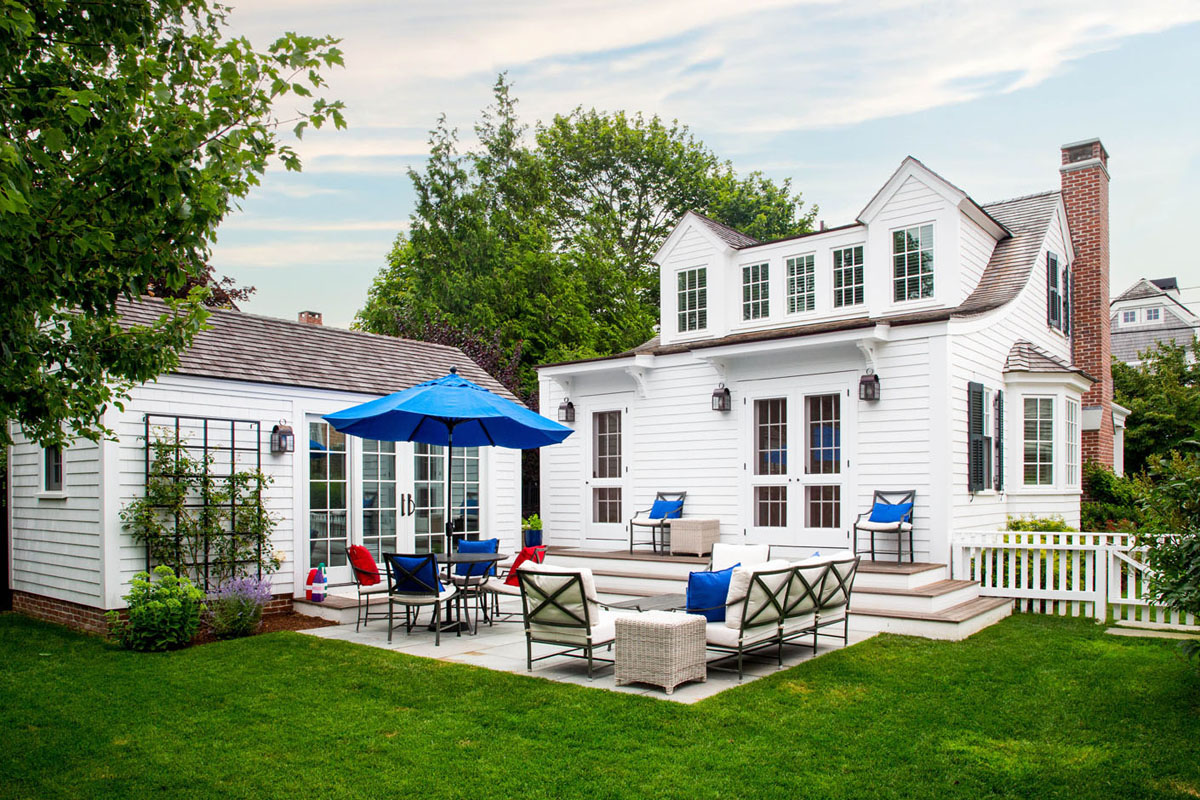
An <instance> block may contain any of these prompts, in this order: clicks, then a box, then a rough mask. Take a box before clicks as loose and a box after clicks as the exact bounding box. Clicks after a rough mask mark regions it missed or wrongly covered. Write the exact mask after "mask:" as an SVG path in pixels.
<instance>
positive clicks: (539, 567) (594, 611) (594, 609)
mask: <svg viewBox="0 0 1200 800" xmlns="http://www.w3.org/2000/svg"><path fill="white" fill-rule="evenodd" d="M520 569H521V570H526V571H528V572H555V573H578V574H579V577H580V579H581V581H582V582H583V596H584V597H586V598H587V602H588V618H589V619H596V618H597V615H598V614H599V612H600V598H599V596H598V595H597V594H596V579H595V578H594V577H593V576H592V571H591V569H589V568H588V567H562V566H555V565H554V564H544V563H543V564H537V563H534V562H533V561H526V562H525V563H524V564H522V565H521V567H520ZM558 586H561V583H560V584H558ZM558 586H555V587H554V588H558ZM561 599H562V598H560V601H561Z"/></svg>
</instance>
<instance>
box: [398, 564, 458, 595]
mask: <svg viewBox="0 0 1200 800" xmlns="http://www.w3.org/2000/svg"><path fill="white" fill-rule="evenodd" d="M422 562H424V566H423V567H422V566H421V565H422ZM392 566H393V568H394V569H395V574H396V577H397V578H399V577H400V575H401V572H400V570H401V569H403V570H404V571H405V572H406V573H407V572H411V571H413V570H417V571H416V574H415V577H405V578H404V579H401V580H397V582H396V588H395V591H397V592H400V593H401V594H431V592H430V590H429V587H430V586H436V587H437V590H438V592H439V593H440V592H441V591H443V590H444V589H445V588H446V587H444V586H442V582H441V580H439V579H438V570H437V561H436V560H435V559H426V558H425V557H424V556H418V557H416V558H414V557H412V556H393V557H392ZM417 567H421V569H419V570H418V569H417Z"/></svg>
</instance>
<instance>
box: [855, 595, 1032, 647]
mask: <svg viewBox="0 0 1200 800" xmlns="http://www.w3.org/2000/svg"><path fill="white" fill-rule="evenodd" d="M1011 613H1012V600H1010V599H1008V598H1004V597H977V598H975V599H974V600H969V601H967V602H965V603H960V604H958V605H956V606H951V607H950V608H947V609H945V610H943V611H937V612H932V613H923V612H918V611H898V610H895V609H891V608H870V607H865V606H860V605H858V604H852V605H851V611H850V628H851V630H855V631H859V632H863V633H898V634H901V635H904V636H923V637H925V638H928V639H948V640H952V641H958V640H960V639H965V638H967V637H968V636H970V635H971V634H973V633H978V632H979V631H981V630H983V629H984V628H986V627H988V626H989V625H992V624H994V623H996V622H999V621H1000V620H1002V619H1004V618H1005V617H1007V616H1008V615H1009V614H1011Z"/></svg>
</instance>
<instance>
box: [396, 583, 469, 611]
mask: <svg viewBox="0 0 1200 800" xmlns="http://www.w3.org/2000/svg"><path fill="white" fill-rule="evenodd" d="M457 592H458V589H457V588H456V587H454V586H446V587H445V588H443V589H442V591H441V592H439V593H438V596H437V597H434V596H433V595H431V594H404V593H403V592H397V593H395V594H389V595H388V597H390V598H392V599H393V600H395V601H396V602H397V603H404V605H406V606H426V605H433V604H434V603H440V602H442V601H444V600H449V599H450V598H451V597H454V595H455V594H456V593H457Z"/></svg>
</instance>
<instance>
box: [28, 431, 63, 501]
mask: <svg viewBox="0 0 1200 800" xmlns="http://www.w3.org/2000/svg"><path fill="white" fill-rule="evenodd" d="M68 449H69V448H68V447H67V446H66V445H65V444H64V445H61V446H60V447H59V451H60V453H61V458H62V488H61V489H58V490H50V489H47V488H46V448H45V447H39V448H38V482H37V486H38V490H37V492H36V493H35V494H34V497H36V498H37V499H38V500H66V499H67V498H69V497H70V496H71V495H70V493H69V492H68V491H67V451H68Z"/></svg>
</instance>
